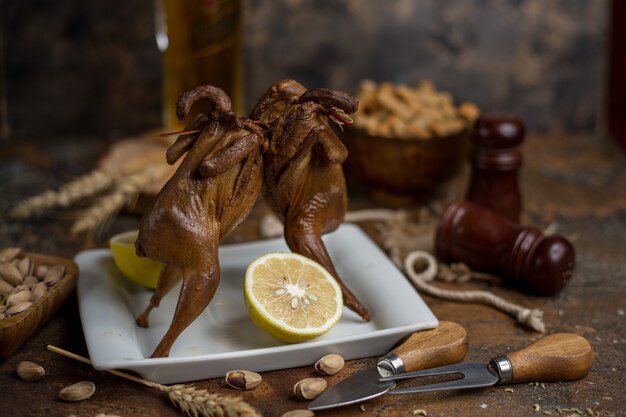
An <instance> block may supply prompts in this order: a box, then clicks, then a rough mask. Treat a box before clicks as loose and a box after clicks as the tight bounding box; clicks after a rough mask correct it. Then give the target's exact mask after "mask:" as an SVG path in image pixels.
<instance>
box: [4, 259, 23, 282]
mask: <svg viewBox="0 0 626 417" xmlns="http://www.w3.org/2000/svg"><path fill="white" fill-rule="evenodd" d="M0 278H2V279H4V280H5V281H6V282H8V283H9V284H11V285H13V286H17V285H21V284H22V281H23V280H24V278H23V277H22V274H21V273H20V270H19V269H17V267H16V266H15V265H13V264H12V263H11V262H2V263H0Z"/></svg>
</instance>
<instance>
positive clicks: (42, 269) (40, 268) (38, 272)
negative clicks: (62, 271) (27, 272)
mask: <svg viewBox="0 0 626 417" xmlns="http://www.w3.org/2000/svg"><path fill="white" fill-rule="evenodd" d="M49 269H50V267H49V266H48V265H37V266H36V267H35V271H34V272H33V275H34V276H36V277H37V278H39V279H44V277H45V276H46V273H47V272H48V270H49Z"/></svg>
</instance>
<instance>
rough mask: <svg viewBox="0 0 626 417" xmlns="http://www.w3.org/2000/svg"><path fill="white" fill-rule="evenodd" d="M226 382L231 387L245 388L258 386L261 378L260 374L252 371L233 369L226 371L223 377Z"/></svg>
mask: <svg viewBox="0 0 626 417" xmlns="http://www.w3.org/2000/svg"><path fill="white" fill-rule="evenodd" d="M224 379H225V380H226V383H227V384H228V385H230V386H231V387H233V388H236V389H241V390H247V389H252V388H255V387H256V386H258V385H259V384H260V383H261V381H262V380H263V378H261V375H259V374H257V373H256V372H252V371H244V370H240V369H238V370H235V371H228V372H227V373H226V377H225V378H224Z"/></svg>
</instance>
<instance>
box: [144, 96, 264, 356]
mask: <svg viewBox="0 0 626 417" xmlns="http://www.w3.org/2000/svg"><path fill="white" fill-rule="evenodd" d="M199 99H206V100H209V101H210V102H211V104H212V109H211V112H210V114H207V115H199V116H197V117H196V119H195V120H194V121H193V122H191V123H190V124H189V125H188V126H187V128H186V129H185V130H186V131H190V133H188V134H184V133H183V134H182V135H180V136H179V137H178V138H177V140H176V142H175V143H174V144H173V145H172V146H171V147H170V148H169V149H168V150H167V153H166V158H167V162H168V163H170V164H173V163H174V162H176V161H177V160H178V159H179V158H180V157H181V156H182V155H184V154H185V153H186V154H187V155H186V156H185V158H184V159H183V161H182V162H181V164H180V166H179V168H178V169H177V171H176V172H175V173H174V175H173V176H172V178H171V179H170V180H169V181H168V182H167V183H166V184H165V185H164V186H163V188H162V189H161V191H160V192H159V194H158V196H157V197H156V200H155V202H154V205H153V206H152V207H151V208H150V210H149V211H147V212H146V213H145V215H144V217H143V219H142V221H141V225H140V228H139V237H138V239H137V243H136V249H137V254H138V255H140V256H147V257H149V258H151V259H154V260H157V261H160V262H162V263H163V264H165V266H164V268H163V271H162V272H161V275H160V277H159V281H158V284H157V288H156V290H155V292H154V294H153V296H152V298H151V299H150V303H149V305H148V306H147V308H146V309H145V311H144V312H143V313H142V314H141V315H140V316H139V317H138V318H137V324H139V325H140V326H142V327H147V326H148V316H149V314H150V311H151V310H152V309H153V308H156V307H158V306H159V303H160V301H161V299H162V298H163V296H165V294H167V293H168V292H169V291H170V290H171V289H172V287H173V286H174V285H175V284H176V283H177V282H178V281H179V280H180V279H182V286H181V289H180V294H179V296H178V304H177V305H176V310H175V312H174V317H173V319H172V323H171V325H170V327H169V329H168V330H167V332H166V334H165V336H164V337H163V339H162V340H161V342H160V343H159V345H158V346H157V347H156V349H155V350H154V352H153V353H152V357H163V356H168V355H169V351H170V348H171V347H172V345H173V344H174V342H175V341H176V339H177V338H178V336H179V335H180V334H181V333H182V332H183V330H185V329H186V328H187V326H189V325H190V324H191V323H192V322H193V321H194V320H195V319H196V318H197V317H198V316H199V315H200V313H201V312H202V311H203V310H204V309H205V308H206V306H207V305H208V304H209V302H210V301H211V299H212V298H213V296H214V294H215V291H216V289H217V286H218V283H219V280H220V266H219V260H218V243H219V240H220V239H221V238H222V237H223V236H225V235H226V234H228V233H229V232H230V231H231V230H233V229H234V228H235V227H236V226H237V225H238V224H239V223H240V222H241V221H242V220H244V219H245V218H246V216H247V215H248V214H249V213H250V210H251V209H252V207H253V205H254V203H255V201H256V200H257V197H258V195H259V193H260V190H261V187H262V180H263V174H262V162H263V161H262V156H261V150H262V149H261V148H262V147H263V146H264V144H265V143H266V142H265V139H264V136H263V131H262V130H261V129H260V128H259V127H258V125H257V123H256V122H252V121H250V120H248V119H245V118H241V117H237V115H236V114H235V113H234V112H233V111H232V109H231V102H230V99H229V98H228V96H226V94H224V92H223V91H222V90H220V89H219V88H216V87H213V86H202V87H198V88H196V89H194V90H191V91H189V92H187V93H185V94H183V95H182V96H181V97H180V99H179V100H178V103H177V105H176V110H177V116H178V118H179V120H181V121H183V120H184V119H185V118H186V116H187V114H188V112H189V109H190V108H191V106H192V104H193V103H194V102H195V101H197V100H199ZM198 130H201V132H200V133H198V132H197V131H198ZM191 131H195V133H192V132H191Z"/></svg>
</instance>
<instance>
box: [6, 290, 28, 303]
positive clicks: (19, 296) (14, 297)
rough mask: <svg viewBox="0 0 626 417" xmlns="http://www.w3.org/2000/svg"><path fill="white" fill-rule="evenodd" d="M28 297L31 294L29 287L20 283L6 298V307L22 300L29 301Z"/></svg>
mask: <svg viewBox="0 0 626 417" xmlns="http://www.w3.org/2000/svg"><path fill="white" fill-rule="evenodd" d="M30 297H31V294H30V291H29V289H28V288H27V287H26V286H22V285H20V286H19V287H16V288H15V290H14V291H13V294H11V295H9V297H8V298H7V307H11V306H14V305H16V304H19V303H21V302H23V301H30Z"/></svg>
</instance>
